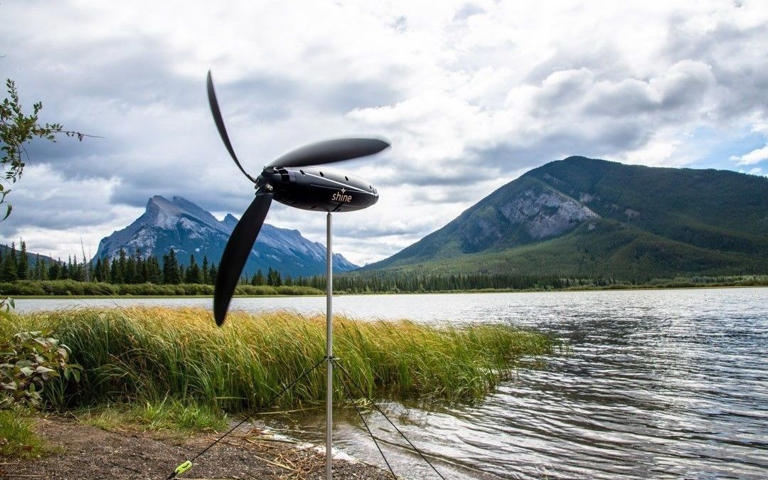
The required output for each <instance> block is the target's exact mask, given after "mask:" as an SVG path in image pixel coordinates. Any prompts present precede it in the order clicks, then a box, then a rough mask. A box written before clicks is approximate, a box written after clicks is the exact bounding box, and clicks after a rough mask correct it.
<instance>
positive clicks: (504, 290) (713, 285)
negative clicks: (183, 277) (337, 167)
mask: <svg viewBox="0 0 768 480" xmlns="http://www.w3.org/2000/svg"><path fill="white" fill-rule="evenodd" d="M766 287H768V284H763V283H759V284H755V285H741V284H737V283H711V284H702V285H689V284H680V285H606V286H591V287H588V286H583V287H568V288H528V289H511V288H488V289H478V290H435V291H417V292H411V291H400V292H392V291H386V292H345V291H334V292H333V295H334V296H376V295H465V294H467V295H472V294H483V293H545V292H546V293H559V292H592V291H610V290H622V291H625V290H629V291H642V290H690V289H718V288H766ZM4 296H7V297H11V298H13V299H23V300H46V299H72V300H78V299H100V298H103V299H109V298H115V299H131V298H136V299H153V298H157V299H164V298H211V299H212V298H213V296H212V295H131V294H126V295H16V294H9V293H3V292H0V297H4ZM291 297H325V294H282V295H233V297H232V298H291Z"/></svg>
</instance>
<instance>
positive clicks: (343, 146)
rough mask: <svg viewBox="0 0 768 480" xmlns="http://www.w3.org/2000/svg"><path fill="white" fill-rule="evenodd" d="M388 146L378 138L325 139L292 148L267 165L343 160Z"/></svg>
mask: <svg viewBox="0 0 768 480" xmlns="http://www.w3.org/2000/svg"><path fill="white" fill-rule="evenodd" d="M387 147H389V143H387V142H385V141H384V140H379V139H378V138H339V139H336V140H325V141H323V142H317V143H312V144H310V145H305V146H303V147H299V148H297V149H296V150H292V151H290V152H288V153H286V154H285V155H283V156H281V157H280V158H278V159H277V160H275V161H273V162H272V163H270V164H269V165H267V167H275V168H277V167H305V166H307V165H321V164H323V163H333V162H341V161H343V160H350V159H352V158H357V157H364V156H366V155H373V154H374V153H378V152H380V151H382V150H384V149H385V148H387Z"/></svg>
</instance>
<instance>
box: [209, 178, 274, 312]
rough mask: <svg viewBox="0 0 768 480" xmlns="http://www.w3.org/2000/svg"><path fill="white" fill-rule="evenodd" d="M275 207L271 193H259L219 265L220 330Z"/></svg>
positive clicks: (217, 304)
mask: <svg viewBox="0 0 768 480" xmlns="http://www.w3.org/2000/svg"><path fill="white" fill-rule="evenodd" d="M271 203H272V194H271V193H261V192H259V193H257V194H256V198H254V199H253V202H251V204H250V205H249V206H248V209H247V210H246V211H245V213H244V214H243V216H242V217H241V218H240V221H239V222H237V225H235V229H234V230H233V231H232V235H230V236H229V241H228V242H227V246H226V247H224V253H223V254H222V255H221V262H219V273H218V274H217V275H216V286H215V287H214V290H213V317H214V318H215V319H216V325H218V326H221V324H222V323H224V318H225V317H226V316H227V309H228V308H229V301H230V300H231V299H232V294H233V293H234V291H235V286H236V285H237V282H238V280H240V273H242V271H243V267H244V266H245V262H246V261H247V260H248V255H249V254H250V253H251V248H253V244H254V242H256V237H257V236H258V234H259V230H261V225H262V224H263V223H264V218H265V217H266V216H267V211H268V210H269V205H270V204H271Z"/></svg>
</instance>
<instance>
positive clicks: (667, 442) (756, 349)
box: [17, 288, 768, 479]
mask: <svg viewBox="0 0 768 480" xmlns="http://www.w3.org/2000/svg"><path fill="white" fill-rule="evenodd" d="M137 303H140V304H162V305H169V304H170V305H186V306H188V305H200V306H205V307H210V299H199V298H193V299H184V298H180V299H135V300H124V299H118V300H114V299H108V300H105V299H99V300H90V299H89V300H17V309H18V310H21V311H29V310H36V309H52V308H68V307H73V306H83V305H135V304H137ZM233 308H237V309H245V310H262V309H284V308H288V309H292V310H296V311H299V312H304V313H316V312H322V311H323V310H324V308H325V299H324V298H322V297H300V298H298V297H297V298H249V299H235V300H234V301H233ZM334 308H335V310H336V312H338V313H346V314H349V315H351V316H354V317H358V318H381V319H395V318H411V319H414V320H418V321H421V322H426V323H446V322H447V323H463V322H505V323H511V324H515V325H523V326H530V327H536V328H538V329H541V330H544V331H547V332H551V333H553V334H554V335H556V336H557V337H558V338H560V339H562V340H564V341H565V342H567V343H568V344H569V345H570V346H571V349H570V352H569V353H567V354H556V355H553V356H551V357H547V358H545V359H544V361H543V362H535V366H533V367H534V368H525V367H523V368H520V369H519V371H518V373H517V375H516V377H515V378H514V379H512V380H510V381H508V382H505V383H504V384H502V385H501V386H500V388H498V389H497V391H496V392H494V393H493V394H492V395H490V396H488V397H487V398H486V399H485V400H484V401H483V402H481V403H479V404H477V405H473V406H465V407H456V408H442V409H438V410H435V411H425V410H421V409H418V408H412V407H410V408H409V407H404V406H402V405H399V404H394V403H393V404H386V405H384V407H385V410H386V411H388V412H389V413H391V414H392V415H391V417H392V418H393V420H394V421H395V422H396V423H397V424H398V426H399V427H400V428H401V429H402V430H404V431H405V432H406V433H407V434H408V436H409V437H410V438H411V440H412V441H413V443H414V444H416V446H418V447H420V448H422V449H423V450H424V451H426V452H427V453H428V454H429V455H430V456H432V457H433V458H435V465H436V466H437V468H438V469H439V470H441V472H442V473H443V475H444V476H445V477H446V478H460V479H465V478H483V479H484V478H549V479H559V478H606V479H608V478H611V479H614V478H625V479H634V478H637V479H640V478H705V479H710V478H747V479H749V478H753V479H758V478H761V479H762V478H768V289H765V288H743V289H737V288H731V289H697V290H653V291H592V292H555V293H500V294H460V295H454V294H451V295H380V296H340V297H336V298H335V300H334ZM352 413H354V412H352ZM337 420H338V421H337V422H336V426H335V429H336V432H337V434H336V435H335V438H336V439H337V442H336V443H335V446H336V447H338V448H340V449H342V450H344V451H346V452H349V453H350V454H352V455H354V456H357V457H359V458H363V459H365V460H366V461H368V462H370V463H376V464H380V465H383V462H382V461H381V460H380V457H378V453H377V451H376V449H375V446H374V445H373V443H372V442H371V441H370V439H368V438H367V437H366V434H365V432H364V430H362V427H361V425H360V423H359V422H358V421H357V420H356V419H355V418H354V416H353V415H351V414H350V412H338V413H337ZM366 420H367V421H368V422H369V424H370V425H371V427H372V429H373V430H374V433H375V434H376V435H377V436H378V437H380V438H382V439H383V440H384V441H385V444H384V448H385V453H387V454H388V457H390V462H391V463H392V466H393V468H394V470H395V473H397V474H399V475H403V476H405V477H407V478H437V476H436V475H434V473H433V472H431V471H430V470H429V469H428V468H427V467H425V466H424V465H423V464H422V463H421V462H420V461H419V460H418V458H417V457H415V456H414V455H412V454H410V453H409V452H408V451H406V450H404V449H403V448H401V447H399V446H397V445H399V444H401V443H402V442H401V441H400V440H399V439H398V437H397V435H396V433H395V432H394V430H393V429H392V428H391V427H390V426H389V425H388V424H386V422H384V421H383V420H382V419H381V418H379V416H378V415H374V414H368V415H367V417H366ZM322 428H323V423H322V418H321V417H317V416H315V417H312V416H308V417H307V418H304V419H302V423H301V425H300V426H299V430H301V433H299V434H300V435H302V436H304V437H306V438H308V439H312V440H316V441H318V442H320V443H321V442H322V438H323V437H322Z"/></svg>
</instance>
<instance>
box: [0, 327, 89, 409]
mask: <svg viewBox="0 0 768 480" xmlns="http://www.w3.org/2000/svg"><path fill="white" fill-rule="evenodd" d="M68 360H69V348H67V346H66V345H62V344H60V343H59V341H58V340H57V339H55V338H51V337H49V336H48V332H19V333H17V334H16V335H14V336H13V337H11V339H10V340H9V341H7V342H5V343H3V344H0V407H2V408H7V407H10V406H12V405H23V406H31V407H39V406H40V403H41V401H42V396H41V393H42V391H43V389H44V388H45V386H46V385H47V384H48V383H50V382H51V380H53V379H55V378H57V377H59V375H63V376H64V379H65V380H70V378H71V379H72V380H73V381H79V379H80V370H81V368H80V366H79V365H76V364H71V363H68Z"/></svg>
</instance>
